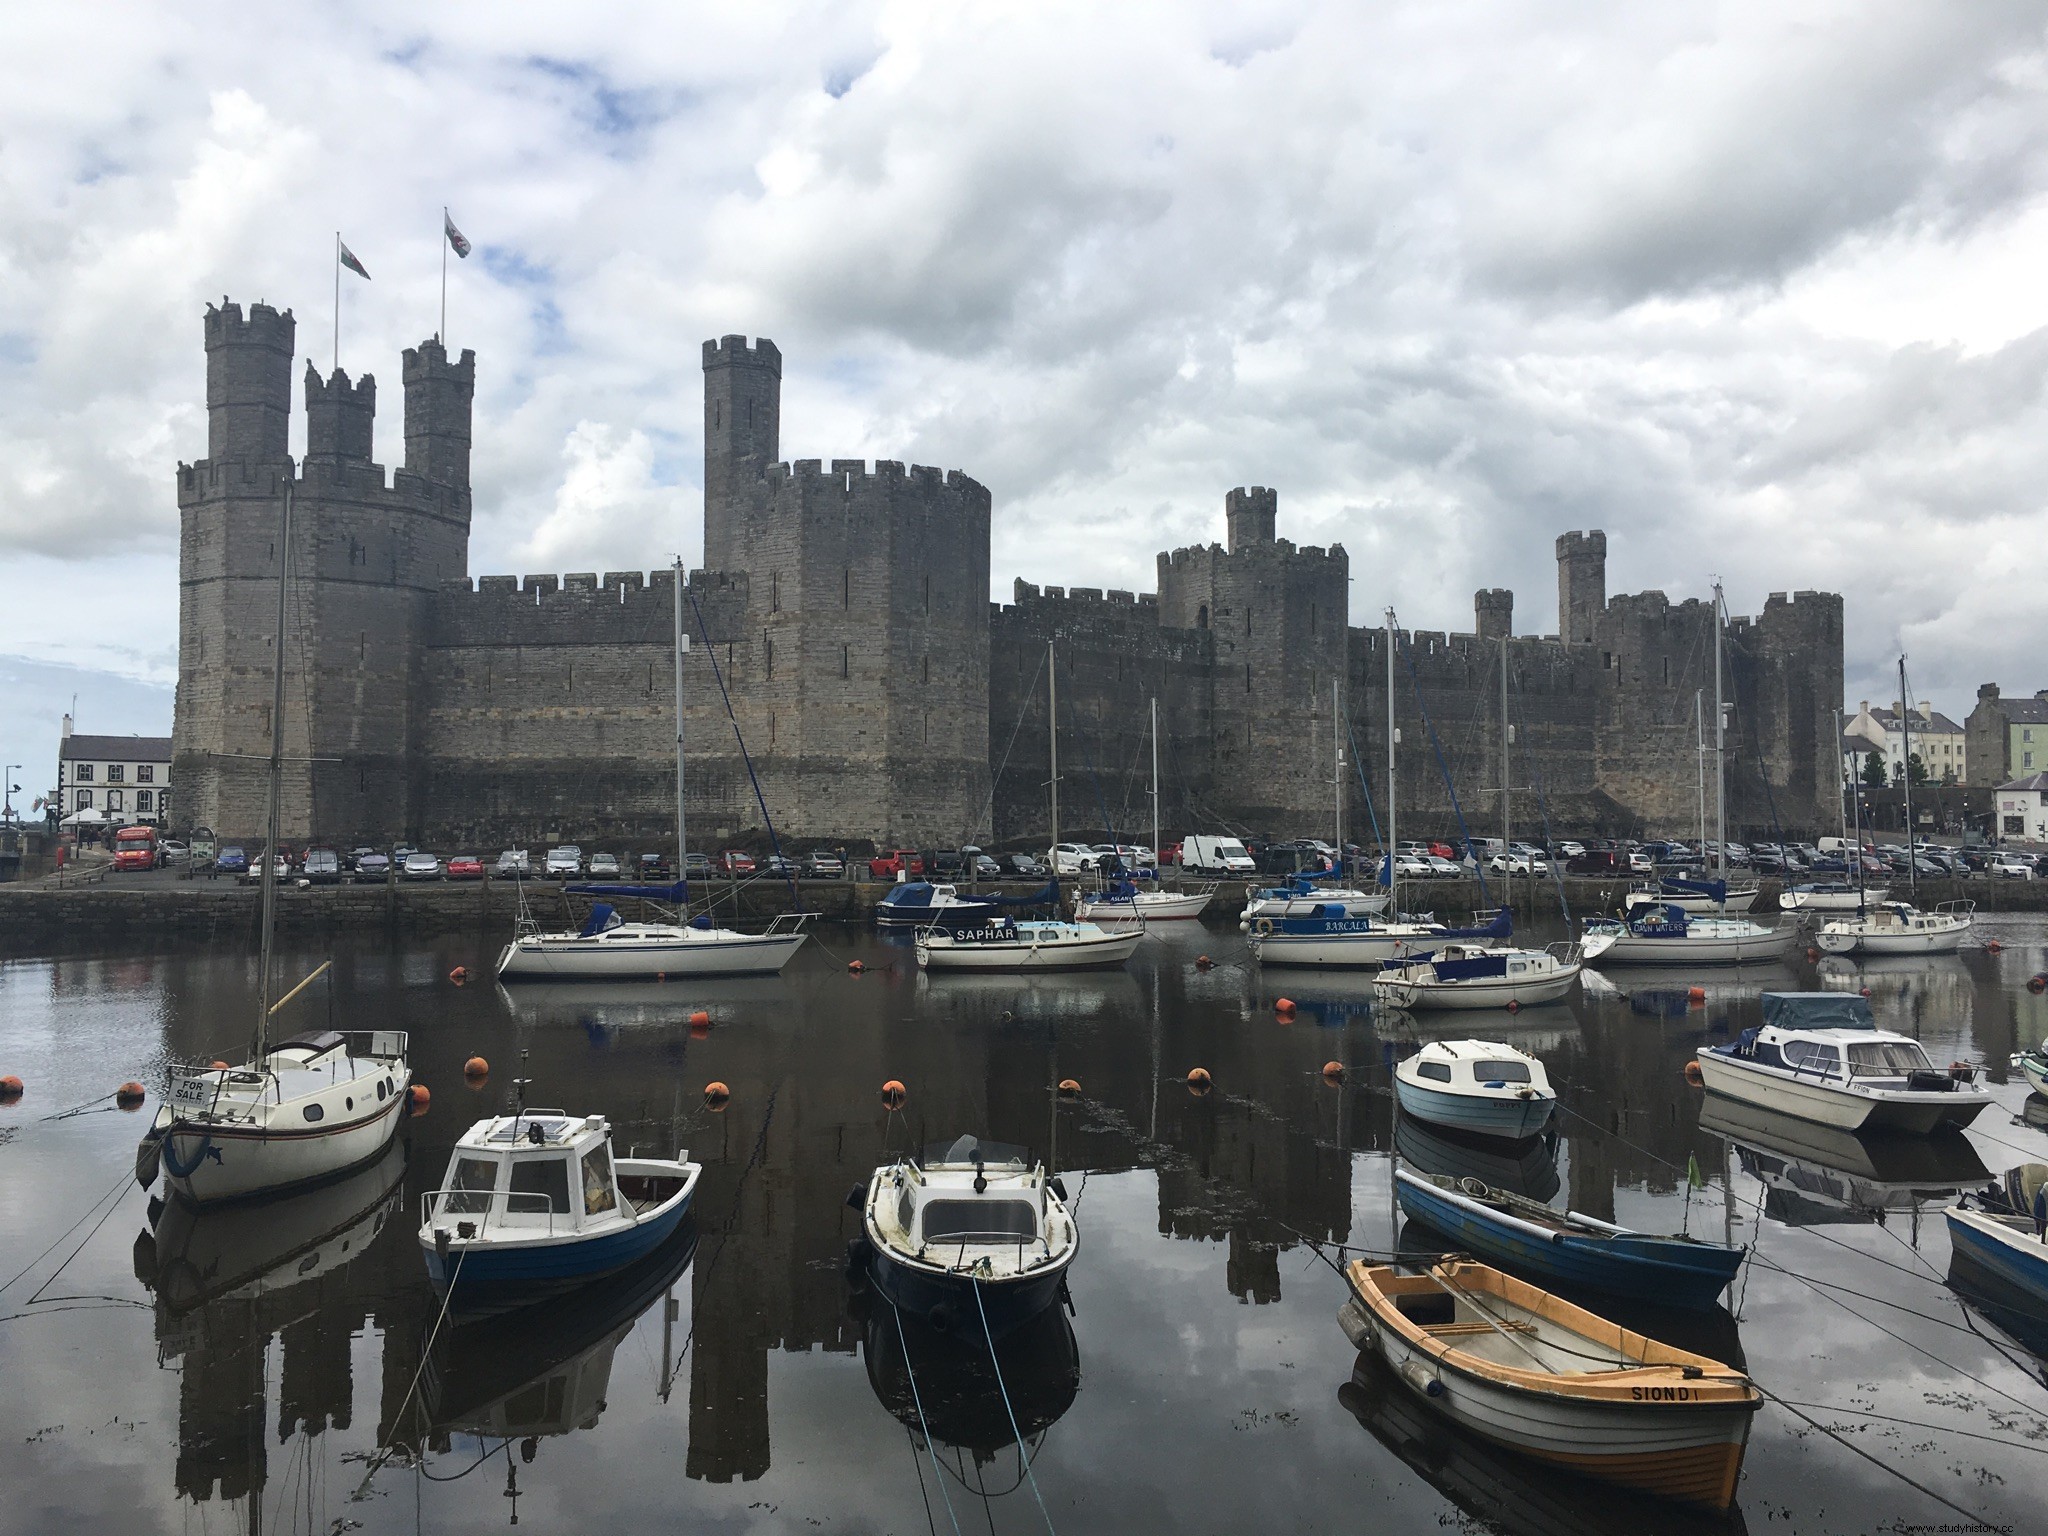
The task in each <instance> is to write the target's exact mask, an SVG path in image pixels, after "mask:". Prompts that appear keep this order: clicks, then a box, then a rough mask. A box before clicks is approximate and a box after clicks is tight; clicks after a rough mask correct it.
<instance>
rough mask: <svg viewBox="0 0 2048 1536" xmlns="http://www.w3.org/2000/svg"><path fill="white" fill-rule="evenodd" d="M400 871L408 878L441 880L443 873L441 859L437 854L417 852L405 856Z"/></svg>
mask: <svg viewBox="0 0 2048 1536" xmlns="http://www.w3.org/2000/svg"><path fill="white" fill-rule="evenodd" d="M399 871H400V873H401V874H403V875H404V876H405V878H406V879H408V880H439V879H440V878H441V875H442V870H441V860H440V857H439V856H438V855H436V854H431V853H425V852H416V853H408V854H407V855H406V856H405V863H404V864H402V865H401V866H399Z"/></svg>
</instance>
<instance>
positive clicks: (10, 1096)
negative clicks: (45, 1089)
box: [0, 1072, 21, 1104]
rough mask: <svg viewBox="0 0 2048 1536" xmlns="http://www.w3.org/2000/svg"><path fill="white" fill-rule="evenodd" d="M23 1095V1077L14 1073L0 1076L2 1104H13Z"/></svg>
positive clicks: (0, 1100)
mask: <svg viewBox="0 0 2048 1536" xmlns="http://www.w3.org/2000/svg"><path fill="white" fill-rule="evenodd" d="M20 1097H21V1079H20V1078H18V1077H16V1076H15V1075H14V1074H13V1073H11V1072H10V1073H8V1074H7V1076H5V1077H0V1104H12V1103H13V1102H14V1101H15V1100H16V1099H18V1098H20Z"/></svg>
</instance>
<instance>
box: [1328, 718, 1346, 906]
mask: <svg viewBox="0 0 2048 1536" xmlns="http://www.w3.org/2000/svg"><path fill="white" fill-rule="evenodd" d="M1339 686H1340V685H1339V683H1338V680H1337V679H1336V678H1334V677H1333V678H1331V679H1330V796H1331V799H1332V800H1333V801H1334V802H1335V804H1336V810H1337V873H1338V874H1339V875H1340V876H1341V875H1342V874H1343V873H1344V720H1343V717H1342V715H1341V714H1340V713H1339V710H1340V708H1341V703H1340V693H1339Z"/></svg>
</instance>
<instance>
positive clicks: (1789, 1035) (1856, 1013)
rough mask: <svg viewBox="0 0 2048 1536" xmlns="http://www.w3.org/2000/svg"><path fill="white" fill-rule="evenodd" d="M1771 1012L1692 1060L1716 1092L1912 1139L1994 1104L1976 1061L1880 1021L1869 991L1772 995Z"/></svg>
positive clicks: (1767, 997) (1766, 1000)
mask: <svg viewBox="0 0 2048 1536" xmlns="http://www.w3.org/2000/svg"><path fill="white" fill-rule="evenodd" d="M1763 1013H1764V1022H1763V1024H1762V1025H1761V1026H1760V1027H1758V1028H1752V1029H1745V1030H1744V1031H1743V1032H1742V1034H1741V1035H1740V1036H1739V1037H1738V1038H1737V1039H1735V1040H1733V1041H1730V1042H1729V1043H1728V1044H1726V1045H1715V1046H1709V1047H1707V1048H1706V1049H1705V1050H1702V1051H1701V1052H1700V1053H1699V1054H1698V1056H1696V1057H1695V1058H1694V1060H1695V1061H1696V1063H1697V1064H1698V1068H1699V1074H1700V1081H1701V1082H1702V1083H1703V1085H1704V1086H1705V1087H1706V1088H1707V1090H1708V1091H1709V1092H1711V1093H1717V1094H1723V1095H1725V1096H1727V1097H1728V1098H1731V1099H1741V1100H1743V1101H1744V1102H1746V1103H1750V1104H1756V1105H1760V1106H1761V1107H1763V1108H1765V1109H1770V1110H1775V1111H1777V1112H1778V1113H1780V1114H1784V1115H1791V1116H1793V1117H1795V1118H1797V1119H1802V1120H1813V1121H1817V1122H1818V1123H1820V1124H1822V1125H1831V1126H1835V1127H1837V1128H1839V1129H1841V1130H1847V1131H1896V1132H1902V1133H1904V1134H1906V1135H1912V1136H1925V1135H1927V1134H1928V1133H1929V1132H1931V1131H1935V1130H1939V1129H1941V1128H1942V1127H1945V1126H1953V1127H1955V1128H1957V1129H1961V1128H1962V1127H1963V1126H1966V1125H1968V1124H1969V1123H1970V1122H1971V1121H1972V1120H1975V1119H1976V1118H1977V1116H1978V1115H1979V1114H1981V1113H1982V1112H1983V1110H1984V1108H1985V1106H1987V1105H1988V1104H1990V1103H1991V1095H1990V1093H1989V1092H1988V1091H1987V1090H1986V1089H1985V1088H1983V1087H1982V1086H1981V1085H1980V1084H1979V1083H1978V1082H1977V1069H1976V1068H1975V1067H1973V1066H1972V1065H1970V1063H1968V1062H1961V1061H1959V1062H1954V1063H1952V1064H1951V1065H1950V1066H1949V1068H1948V1070H1947V1071H1943V1070H1941V1069H1940V1068H1938V1067H1936V1066H1935V1065H1934V1063H1933V1062H1931V1061H1929V1060H1928V1059H1927V1051H1926V1048H1925V1047H1923V1046H1922V1045H1921V1044H1920V1042H1919V1041H1918V1040H1915V1039H1914V1038H1913V1037H1912V1036H1911V1035H1899V1034H1894V1033H1892V1032H1891V1031H1890V1030H1886V1029H1879V1028H1877V1026H1876V1024H1875V1022H1874V1021H1873V1020H1871V1019H1870V1003H1869V1001H1868V999H1866V998H1862V997H1859V996H1856V995H1854V994H1853V993H1841V992H1766V993H1765V994H1764V996H1763ZM1688 1070H1690V1069H1688Z"/></svg>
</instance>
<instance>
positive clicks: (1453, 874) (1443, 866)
mask: <svg viewBox="0 0 2048 1536" xmlns="http://www.w3.org/2000/svg"><path fill="white" fill-rule="evenodd" d="M1422 866H1423V869H1424V870H1425V871H1426V872H1427V873H1428V877H1429V878H1430V879H1432V880H1458V879H1462V878H1463V877H1464V874H1465V866H1464V865H1462V864H1460V863H1459V862H1458V861H1457V860H1456V859H1446V858H1443V857H1442V856H1440V855H1438V854H1434V853H1426V854H1424V855H1423V856H1422Z"/></svg>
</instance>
